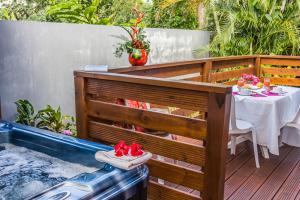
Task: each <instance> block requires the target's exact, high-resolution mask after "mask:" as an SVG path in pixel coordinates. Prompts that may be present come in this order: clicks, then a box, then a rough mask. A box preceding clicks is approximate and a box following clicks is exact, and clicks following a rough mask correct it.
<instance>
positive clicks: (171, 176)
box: [147, 159, 204, 191]
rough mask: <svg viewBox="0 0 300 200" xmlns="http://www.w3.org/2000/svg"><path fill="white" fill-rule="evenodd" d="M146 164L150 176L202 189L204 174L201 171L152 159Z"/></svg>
mask: <svg viewBox="0 0 300 200" xmlns="http://www.w3.org/2000/svg"><path fill="white" fill-rule="evenodd" d="M147 165H148V167H149V170H150V175H151V176H154V177H158V178H160V179H163V180H166V181H169V182H172V183H176V184H179V185H183V186H186V187H189V188H192V189H195V190H199V191H202V190H203V178H204V175H203V173H202V172H199V171H196V170H193V169H189V168H186V167H181V166H178V165H175V164H172V163H166V162H161V161H158V160H153V159H152V160H149V161H148V162H147Z"/></svg>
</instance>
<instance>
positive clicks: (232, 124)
mask: <svg viewBox="0 0 300 200" xmlns="http://www.w3.org/2000/svg"><path fill="white" fill-rule="evenodd" d="M229 129H230V130H236V129H238V127H237V125H236V112H235V97H234V96H233V95H232V97H231V109H230V127H229Z"/></svg>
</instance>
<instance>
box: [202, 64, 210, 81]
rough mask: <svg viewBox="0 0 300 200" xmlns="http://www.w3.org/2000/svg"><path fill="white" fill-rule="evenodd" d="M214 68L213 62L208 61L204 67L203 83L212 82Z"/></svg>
mask: <svg viewBox="0 0 300 200" xmlns="http://www.w3.org/2000/svg"><path fill="white" fill-rule="evenodd" d="M211 68H212V61H210V60H209V61H206V62H205V64H204V67H203V74H202V82H210V74H211V72H210V70H211Z"/></svg>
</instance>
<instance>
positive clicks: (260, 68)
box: [111, 55, 300, 86]
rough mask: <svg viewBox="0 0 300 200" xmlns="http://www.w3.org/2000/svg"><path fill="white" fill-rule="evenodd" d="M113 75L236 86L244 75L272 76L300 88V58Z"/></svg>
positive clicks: (187, 64) (223, 60) (198, 63)
mask: <svg viewBox="0 0 300 200" xmlns="http://www.w3.org/2000/svg"><path fill="white" fill-rule="evenodd" d="M111 72H114V73H122V74H134V75H142V76H151V77H162V78H169V79H183V80H188V81H197V82H209V83H224V84H229V85H233V84H236V80H237V79H238V78H239V77H240V76H241V75H242V74H243V73H247V74H255V75H256V76H258V77H260V78H262V79H263V78H264V77H269V78H270V79H271V82H272V83H273V84H279V85H290V86H300V78H299V77H300V56H259V55H253V56H229V57H220V58H206V59H200V60H193V61H184V62H177V63H166V64H158V65H148V66H144V67H129V68H124V69H113V70H111Z"/></svg>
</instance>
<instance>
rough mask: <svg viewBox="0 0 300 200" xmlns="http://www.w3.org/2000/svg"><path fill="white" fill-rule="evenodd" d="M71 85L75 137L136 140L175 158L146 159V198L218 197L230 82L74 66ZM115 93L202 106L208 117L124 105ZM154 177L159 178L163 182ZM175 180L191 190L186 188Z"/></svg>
mask: <svg viewBox="0 0 300 200" xmlns="http://www.w3.org/2000/svg"><path fill="white" fill-rule="evenodd" d="M75 89H76V93H75V94H76V116H77V129H78V133H79V137H80V138H83V139H90V140H93V141H99V142H101V143H107V144H116V143H117V142H119V140H125V141H126V143H129V144H130V143H131V142H133V141H135V142H138V143H140V144H142V145H143V147H144V149H145V150H148V151H150V152H152V153H153V154H156V155H159V156H163V157H165V158H169V159H171V160H176V161H178V162H173V163H171V162H165V161H164V160H159V159H154V158H153V159H151V160H150V161H149V162H148V163H147V165H148V167H149V170H150V176H151V177H153V178H151V179H150V183H149V191H148V197H149V198H150V199H161V200H164V199H165V200H170V199H186V200H189V199H198V200H199V199H203V200H223V196H224V182H225V163H226V152H227V142H228V127H229V114H230V101H231V87H228V86H223V85H215V84H209V83H193V82H186V81H169V80H163V79H160V78H149V77H141V76H133V75H123V74H122V75H121V74H113V73H88V72H80V71H77V72H75ZM116 98H121V99H132V100H136V101H142V102H147V103H150V104H157V105H162V106H168V107H176V108H182V109H187V110H194V111H199V112H206V113H207V118H206V119H197V118H187V117H184V116H179V115H174V114H168V113H160V112H153V111H151V110H142V109H137V108H129V107H126V106H124V105H117V104H115V99H116ZM116 122H117V123H127V124H134V125H137V126H141V127H144V128H146V129H151V130H157V131H165V132H167V133H170V134H174V135H178V136H184V137H187V138H192V139H195V140H197V141H203V142H202V143H201V145H200V143H199V144H191V143H187V142H182V141H176V140H171V139H168V138H163V137H159V136H155V135H152V134H149V133H147V132H145V133H144V132H138V131H136V130H129V129H125V128H122V127H118V126H115V125H114V124H116ZM202 144H203V145H202ZM177 163H180V164H177ZM157 179H159V180H164V181H163V183H164V184H161V183H159V182H157V181H155V180H157ZM174 186H178V187H187V188H189V189H191V190H192V191H195V192H194V193H188V192H185V191H183V190H179V189H176V187H174Z"/></svg>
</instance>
